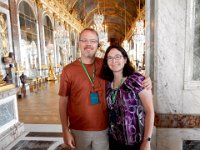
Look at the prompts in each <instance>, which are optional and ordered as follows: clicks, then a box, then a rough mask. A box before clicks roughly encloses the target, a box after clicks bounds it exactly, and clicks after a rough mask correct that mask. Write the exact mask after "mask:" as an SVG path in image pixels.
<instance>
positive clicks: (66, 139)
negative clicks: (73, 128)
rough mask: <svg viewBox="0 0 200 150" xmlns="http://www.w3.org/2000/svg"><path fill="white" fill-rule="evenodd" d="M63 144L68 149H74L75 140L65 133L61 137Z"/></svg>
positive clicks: (68, 133)
mask: <svg viewBox="0 0 200 150" xmlns="http://www.w3.org/2000/svg"><path fill="white" fill-rule="evenodd" d="M63 139H64V143H65V145H67V146H68V148H75V140H74V137H73V135H72V134H71V133H70V132H67V133H65V134H64V135H63Z"/></svg>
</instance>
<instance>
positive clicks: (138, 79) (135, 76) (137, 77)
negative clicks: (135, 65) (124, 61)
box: [128, 72, 145, 82]
mask: <svg viewBox="0 0 200 150" xmlns="http://www.w3.org/2000/svg"><path fill="white" fill-rule="evenodd" d="M144 79H145V77H144V76H143V75H142V74H140V73H138V72H135V73H133V74H132V75H130V76H129V77H128V80H134V81H136V82H142V81H143V80H144Z"/></svg>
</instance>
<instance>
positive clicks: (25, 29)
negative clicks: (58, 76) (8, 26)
mask: <svg viewBox="0 0 200 150" xmlns="http://www.w3.org/2000/svg"><path fill="white" fill-rule="evenodd" d="M19 23H20V33H21V41H20V54H21V65H22V66H23V67H24V69H25V72H26V74H27V75H28V76H30V77H35V76H37V68H38V67H39V58H38V56H39V55H38V46H37V44H38V42H37V24H36V18H35V15H34V13H33V10H32V8H31V7H30V5H29V4H28V3H27V2H25V1H22V2H21V3H20V4H19Z"/></svg>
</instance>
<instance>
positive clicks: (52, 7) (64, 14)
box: [36, 0, 84, 32]
mask: <svg viewBox="0 0 200 150" xmlns="http://www.w3.org/2000/svg"><path fill="white" fill-rule="evenodd" d="M36 3H37V6H38V7H40V8H42V9H44V10H46V11H47V12H50V13H51V14H53V15H54V16H55V18H56V20H58V21H60V22H66V23H68V24H69V25H70V26H72V27H73V28H75V29H76V30H77V31H79V32H80V31H81V30H82V29H83V28H84V27H83V26H82V24H81V22H80V21H78V20H77V19H75V18H76V17H75V16H73V15H71V14H70V13H69V12H68V11H67V10H66V8H65V6H64V5H61V4H60V3H58V1H56V0H36Z"/></svg>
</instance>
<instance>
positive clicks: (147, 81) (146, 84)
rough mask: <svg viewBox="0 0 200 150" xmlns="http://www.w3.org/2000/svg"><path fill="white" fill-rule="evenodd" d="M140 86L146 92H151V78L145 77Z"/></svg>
mask: <svg viewBox="0 0 200 150" xmlns="http://www.w3.org/2000/svg"><path fill="white" fill-rule="evenodd" d="M142 86H143V87H144V88H145V89H146V90H151V89H152V82H151V78H150V77H147V76H146V77H145V79H144V80H143V82H142Z"/></svg>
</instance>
